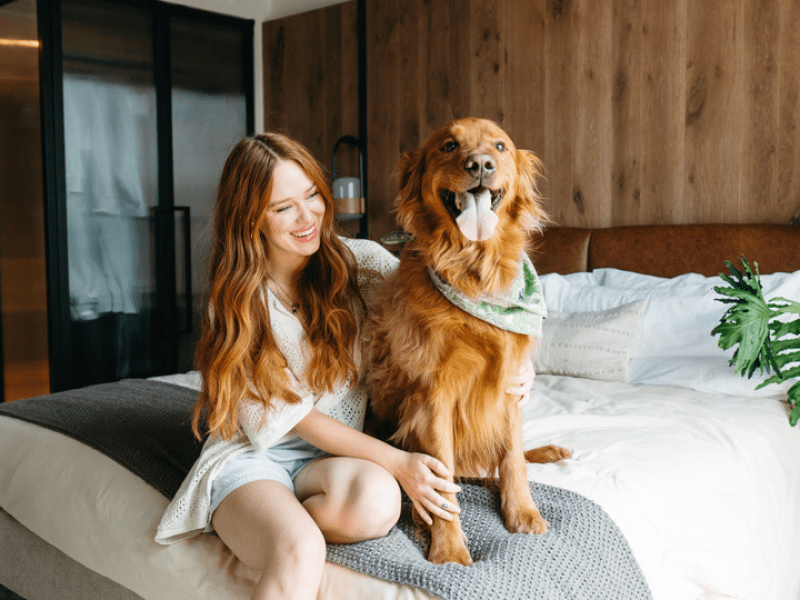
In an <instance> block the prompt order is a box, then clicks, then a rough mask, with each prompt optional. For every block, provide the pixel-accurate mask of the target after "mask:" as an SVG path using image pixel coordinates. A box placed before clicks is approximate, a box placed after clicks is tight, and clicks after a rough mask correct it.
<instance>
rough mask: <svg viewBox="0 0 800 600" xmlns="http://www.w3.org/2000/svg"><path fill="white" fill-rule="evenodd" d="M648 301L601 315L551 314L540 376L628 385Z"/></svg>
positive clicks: (538, 366) (541, 349) (540, 355)
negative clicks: (635, 345) (634, 345)
mask: <svg viewBox="0 0 800 600" xmlns="http://www.w3.org/2000/svg"><path fill="white" fill-rule="evenodd" d="M646 306H647V301H646V300H637V301H636V302H631V303H630V304H625V305H623V306H619V307H616V308H611V309H608V310H603V311H600V312H576V313H561V312H551V313H550V315H549V316H548V318H547V319H545V321H544V326H543V335H542V340H541V343H540V347H539V352H538V354H537V355H536V360H535V361H534V368H535V370H536V372H537V373H542V374H550V375H567V376H569V377H584V378H586V379H599V380H601V381H618V382H621V383H624V382H625V380H626V378H627V372H628V361H629V357H630V356H629V353H630V348H631V345H632V344H633V341H634V338H635V337H636V330H637V329H638V327H639V322H640V321H641V319H642V315H643V314H644V311H645V308H646Z"/></svg>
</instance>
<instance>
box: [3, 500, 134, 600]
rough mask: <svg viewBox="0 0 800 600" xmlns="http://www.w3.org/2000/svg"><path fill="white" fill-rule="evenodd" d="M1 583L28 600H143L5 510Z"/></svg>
mask: <svg viewBox="0 0 800 600" xmlns="http://www.w3.org/2000/svg"><path fill="white" fill-rule="evenodd" d="M0 584H2V585H3V586H4V587H6V588H8V589H9V590H10V591H12V592H14V593H15V594H18V595H19V596H21V597H22V598H24V599H25V600H53V598H59V600H92V599H94V598H97V599H100V598H102V599H103V600H143V599H142V597H141V596H139V595H137V594H134V593H133V592H132V591H130V590H129V589H127V588H124V587H122V586H121V585H119V584H118V583H115V582H114V581H111V580H110V579H108V578H107V577H103V576H102V575H100V574H98V573H95V572H94V571H92V570H90V569H87V568H86V567H84V566H83V565H82V564H80V563H79V562H77V561H75V560H73V559H71V558H70V557H69V556H67V555H66V554H64V553H63V552H61V551H60V550H58V549H56V548H55V547H53V546H51V545H50V544H48V543H47V542H45V541H44V540H43V539H42V538H40V537H39V536H37V535H36V534H35V533H33V532H31V531H30V530H29V529H27V528H26V527H24V526H22V525H21V524H20V523H19V522H18V521H17V520H16V519H14V517H12V516H11V515H9V514H8V513H7V512H5V511H4V510H2V509H0Z"/></svg>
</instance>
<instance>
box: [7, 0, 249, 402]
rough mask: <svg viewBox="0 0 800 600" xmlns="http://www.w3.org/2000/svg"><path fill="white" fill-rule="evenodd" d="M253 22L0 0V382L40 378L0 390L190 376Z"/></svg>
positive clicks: (242, 113)
mask: <svg viewBox="0 0 800 600" xmlns="http://www.w3.org/2000/svg"><path fill="white" fill-rule="evenodd" d="M253 26H254V23H253V21H247V20H243V19H238V18H234V17H228V16H224V15H219V14H215V13H209V12H206V11H200V10H196V9H192V8H188V7H185V6H179V5H176V4H168V3H165V2H159V1H157V0H148V1H146V2H142V1H137V0H12V1H11V2H8V1H4V0H0V53H1V54H0V69H1V70H0V82H2V86H0V87H2V90H1V91H0V131H2V132H3V134H4V135H0V152H2V156H3V161H2V162H3V166H2V167H0V292H2V293H1V294H0V340H1V341H2V344H0V362H2V365H3V369H2V370H0V375H2V377H0V387H2V388H3V389H5V388H6V387H7V386H6V385H4V384H5V383H8V382H9V381H10V380H11V379H13V378H14V373H16V372H17V371H19V372H22V371H24V370H25V369H28V370H29V371H31V377H30V379H31V380H33V381H35V383H36V384H37V385H38V387H36V389H34V387H30V386H28V387H26V388H24V389H23V388H22V387H19V386H17V388H16V391H15V392H14V394H13V396H14V397H25V396H29V395H35V394H40V393H47V392H48V391H59V390H64V389H70V388H75V387H79V386H83V385H88V384H94V383H102V382H106V381H114V380H118V379H123V378H128V377H149V376H153V375H161V374H166V373H174V372H179V371H186V370H189V369H191V368H192V366H193V360H192V358H193V353H194V345H195V344H196V339H197V333H198V321H199V319H198V315H199V312H200V310H201V303H202V299H203V297H204V290H205V279H206V264H207V253H208V248H209V242H208V237H209V235H210V232H209V227H208V223H209V220H210V215H211V213H212V211H213V203H214V195H215V192H216V185H217V180H218V177H219V173H220V172H221V170H222V165H223V162H224V160H225V157H226V156H227V154H228V152H229V151H230V149H231V148H232V147H233V145H234V144H235V143H236V141H237V140H238V139H240V138H241V137H243V136H244V135H247V134H248V133H250V132H252V131H253V120H254V119H253ZM40 90H41V93H40ZM12 363H14V364H12ZM9 365H10V366H9ZM15 365H17V366H20V365H21V366H22V368H21V369H20V368H17V369H16V371H14V369H13V368H12V367H14V366H15ZM31 365H34V366H37V367H38V368H39V371H40V373H38V375H37V374H34V373H33V371H32V369H33V367H32V366H31ZM48 369H49V377H48ZM9 373H11V375H9ZM4 380H5V381H4ZM8 399H13V398H8Z"/></svg>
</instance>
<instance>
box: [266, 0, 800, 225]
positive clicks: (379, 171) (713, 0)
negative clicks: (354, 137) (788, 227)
mask: <svg viewBox="0 0 800 600" xmlns="http://www.w3.org/2000/svg"><path fill="white" fill-rule="evenodd" d="M365 3H366V16H367V22H366V36H367V56H366V58H367V94H368V100H367V108H366V110H367V127H368V132H367V133H368V154H369V171H370V172H369V190H370V198H369V202H370V237H372V238H377V237H379V236H380V235H382V234H383V233H386V232H387V231H390V230H392V229H393V228H394V217H393V215H392V214H391V212H390V211H391V208H392V205H393V201H394V197H395V195H396V182H395V181H394V180H393V179H392V177H391V176H392V172H393V170H394V165H395V163H396V161H397V158H398V157H399V155H400V154H401V153H402V152H404V151H406V150H409V149H411V148H414V147H416V146H417V145H419V144H420V143H422V142H423V141H424V140H425V138H426V137H427V136H428V135H429V134H430V133H431V132H432V131H433V130H434V129H436V128H437V127H438V126H440V125H443V124H445V123H446V122H448V121H449V120H450V119H451V118H454V117H463V116H480V117H487V118H491V119H494V120H496V121H498V122H499V123H500V124H501V125H502V126H503V127H504V128H505V129H506V130H507V131H508V132H509V134H510V135H511V136H512V138H513V139H514V140H515V141H516V143H517V145H518V146H520V147H523V148H528V149H531V150H533V151H534V152H536V153H537V154H538V155H539V156H540V157H541V158H542V159H543V161H544V164H545V169H546V180H545V181H544V183H543V185H542V190H543V192H544V195H545V197H546V207H547V209H548V211H549V212H550V214H551V215H552V217H553V218H554V220H555V221H556V222H557V223H558V224H560V225H564V226H581V227H606V226H612V225H633V224H657V223H743V222H765V223H786V222H788V221H789V219H790V218H791V217H792V216H793V215H795V213H797V212H798V210H799V209H800V137H799V136H798V130H797V124H798V119H799V118H800V114H799V111H800V104H799V103H800V53H798V52H797V48H798V44H800V3H798V2H797V1H796V0H758V1H756V0H705V1H703V2H691V1H690V0H608V1H601V2H598V1H597V0H480V1H478V0H365ZM348 5H352V9H351V8H345V7H348ZM338 6H339V7H341V8H340V10H342V11H345V12H347V11H355V2H349V3H346V4H343V5H338ZM309 14H310V13H309ZM343 14H344V13H343ZM301 17H302V16H301ZM293 18H294V17H293ZM306 18H307V17H306ZM315 27H316V29H313V30H312V35H311V36H310V37H305V36H304V40H305V41H306V42H308V40H309V39H313V37H314V36H319V35H323V33H324V34H325V35H327V33H326V32H327V31H328V30H329V29H331V28H335V23H334V21H333V20H331V21H328V22H325V23H322V22H320V24H319V25H316V26H315ZM269 39H270V38H269V37H268V35H267V24H265V68H267V69H270V68H271V66H272V67H274V66H275V65H274V63H273V62H272V61H270V60H268V59H267V58H266V56H267V55H268V54H269V53H268V51H267V44H268V41H269ZM286 43H287V45H286V49H287V50H288V47H289V46H288V44H289V42H288V41H287V42H286ZM326 43H327V42H326ZM309 51H310V50H309ZM296 64H300V63H299V62H298V63H296ZM326 64H327V63H326ZM281 68H282V69H283V71H282V74H281V77H282V78H283V79H282V81H284V82H285V86H286V89H291V90H293V91H292V92H291V93H289V94H288V95H286V94H285V92H284V94H285V97H288V98H292V99H293V102H295V103H302V102H303V100H302V98H303V97H304V96H303V92H307V95H309V96H311V97H310V98H309V101H311V102H312V103H313V101H315V100H314V98H313V93H312V90H313V89H314V85H315V81H314V79H315V78H319V77H322V76H323V74H322V73H320V72H317V73H316V74H315V75H313V76H311V75H309V74H308V73H306V74H302V73H299V74H298V73H297V68H295V69H293V70H292V71H290V70H289V69H288V66H286V65H283V66H282V67H281ZM327 68H328V67H327V66H326V67H324V69H325V70H324V71H323V73H324V78H325V80H326V81H327V82H331V81H332V82H333V83H332V85H334V87H335V86H336V78H337V75H336V73H335V72H328V71H327V70H326V69H327ZM290 73H292V75H291V76H290ZM273 76H274V73H273V74H269V73H268V74H267V75H266V76H265V79H268V80H269V81H272V82H273V84H274V85H273V90H276V89H277V88H276V87H275V86H276V85H277V83H278V81H279V80H276V79H270V78H272V77H273ZM293 76H296V77H299V78H300V80H299V81H300V82H301V83H298V82H297V81H289V79H290V78H291V77H293ZM316 83H317V84H319V83H320V82H319V80H318V79H317V81H316ZM325 85H328V83H326V84H325ZM323 87H324V86H323ZM314 93H319V92H318V91H317V92H314ZM287 108H288V107H284V108H283V110H286V109H287ZM343 108H344V107H343ZM270 110H275V107H273V108H271V109H270ZM301 112H302V111H301ZM315 112H321V109H319V110H316V111H315ZM300 118H301V120H302V118H304V117H300ZM330 118H331V119H333V118H334V117H333V115H331V117H330ZM291 125H292V127H293V128H294V127H296V126H297V127H303V126H304V125H303V124H299V123H294V122H291ZM324 126H325V125H323V127H324ZM309 135H311V134H310V133H309ZM328 152H329V150H328Z"/></svg>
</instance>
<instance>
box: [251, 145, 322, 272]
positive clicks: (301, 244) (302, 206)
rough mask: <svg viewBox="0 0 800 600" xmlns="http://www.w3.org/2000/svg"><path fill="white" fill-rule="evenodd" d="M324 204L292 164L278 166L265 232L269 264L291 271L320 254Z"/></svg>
mask: <svg viewBox="0 0 800 600" xmlns="http://www.w3.org/2000/svg"><path fill="white" fill-rule="evenodd" d="M324 216H325V200H324V199H323V197H322V194H320V192H319V189H318V188H317V186H316V185H315V184H314V183H313V182H312V181H311V180H310V179H309V178H308V175H306V172H305V171H304V170H303V169H302V167H300V165H299V164H297V163H296V162H294V161H293V160H286V161H281V162H279V163H278V164H277V165H276V166H275V170H274V172H273V180H272V193H271V195H270V199H269V204H268V206H267V212H266V215H265V218H264V220H263V222H262V230H263V232H264V235H265V236H266V239H267V249H268V251H269V256H270V262H272V263H273V264H275V263H279V264H282V265H283V266H284V267H288V268H292V267H295V266H297V265H298V264H299V263H302V262H303V261H304V260H305V259H306V258H307V257H309V256H311V255H312V254H314V253H315V252H316V251H317V250H319V245H320V239H319V236H320V228H321V227H322V219H323V217H324Z"/></svg>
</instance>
